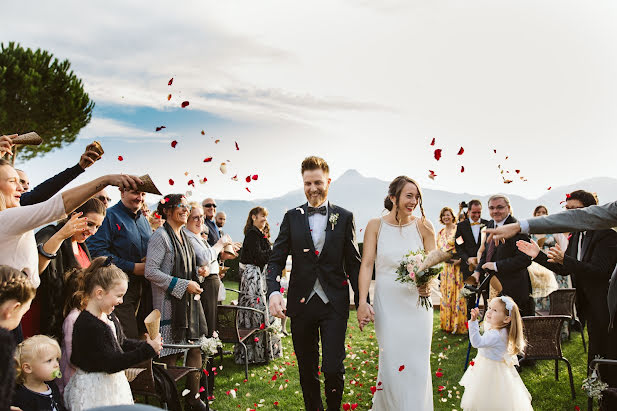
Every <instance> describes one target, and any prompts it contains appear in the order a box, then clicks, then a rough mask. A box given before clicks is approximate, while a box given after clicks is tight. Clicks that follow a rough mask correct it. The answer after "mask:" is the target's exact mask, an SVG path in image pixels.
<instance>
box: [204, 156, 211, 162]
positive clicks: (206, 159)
mask: <svg viewBox="0 0 617 411" xmlns="http://www.w3.org/2000/svg"><path fill="white" fill-rule="evenodd" d="M210 161H212V157H206V158H204V163H209V162H210Z"/></svg>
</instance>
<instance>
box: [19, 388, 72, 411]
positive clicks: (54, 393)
mask: <svg viewBox="0 0 617 411" xmlns="http://www.w3.org/2000/svg"><path fill="white" fill-rule="evenodd" d="M47 385H49V388H51V395H45V394H40V393H38V392H34V391H30V390H29V389H27V388H26V387H24V386H23V385H18V386H17V387H16V388H15V395H14V396H13V402H12V403H11V405H12V406H14V407H19V408H21V409H22V411H30V410H32V411H34V410H37V411H53V410H54V406H53V405H54V403H55V405H56V407H55V409H57V410H58V411H66V407H65V406H64V401H63V399H62V395H60V390H59V389H58V386H57V385H56V383H55V382H54V381H47Z"/></svg>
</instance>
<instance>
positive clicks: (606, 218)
mask: <svg viewBox="0 0 617 411" xmlns="http://www.w3.org/2000/svg"><path fill="white" fill-rule="evenodd" d="M526 223H528V225H529V231H528V232H529V233H530V234H536V233H545V234H550V233H563V232H565V231H586V230H605V229H608V228H612V227H616V226H617V201H614V202H612V203H607V204H604V205H601V206H590V207H585V208H577V209H574V210H567V211H563V212H561V213H557V214H552V215H548V216H544V217H536V218H531V219H529V220H527V221H526ZM525 225H526V224H525V223H524V222H521V227H523V228H525Z"/></svg>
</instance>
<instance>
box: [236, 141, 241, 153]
mask: <svg viewBox="0 0 617 411" xmlns="http://www.w3.org/2000/svg"><path fill="white" fill-rule="evenodd" d="M235 143H236V150H238V151H239V150H240V147H239V146H238V142H237V141H235Z"/></svg>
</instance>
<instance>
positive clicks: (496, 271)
mask: <svg viewBox="0 0 617 411" xmlns="http://www.w3.org/2000/svg"><path fill="white" fill-rule="evenodd" d="M497 271H499V270H498V269H497V262H495V272H497Z"/></svg>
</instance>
